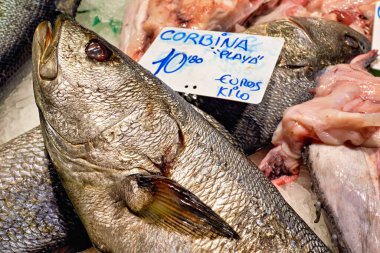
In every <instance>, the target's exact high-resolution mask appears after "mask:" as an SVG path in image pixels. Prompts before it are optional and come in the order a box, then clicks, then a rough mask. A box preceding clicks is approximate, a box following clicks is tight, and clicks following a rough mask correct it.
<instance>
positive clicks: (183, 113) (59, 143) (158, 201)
mask: <svg viewBox="0 0 380 253" xmlns="http://www.w3.org/2000/svg"><path fill="white" fill-rule="evenodd" d="M33 79H34V91H35V98H36V103H37V106H38V108H39V110H40V116H41V128H42V133H43V136H44V140H45V146H46V148H47V151H48V153H49V155H50V157H51V159H52V162H53V164H54V166H55V167H56V169H57V172H58V174H59V176H60V179H61V181H62V184H63V186H64V188H65V190H66V192H67V194H68V197H69V198H70V200H71V202H72V203H73V205H74V208H75V210H76V211H77V213H78V215H79V217H80V219H81V221H82V222H83V224H84V226H85V228H86V230H87V232H88V234H89V236H90V239H91V241H92V243H93V245H94V246H95V248H96V249H97V250H98V251H100V252H200V251H204V252H329V249H328V248H327V247H326V246H325V245H324V244H323V243H322V242H321V241H320V239H319V238H318V237H317V236H316V235H315V234H314V233H313V232H312V231H311V230H310V228H309V227H308V226H307V225H306V224H305V223H304V222H303V221H302V220H301V218H300V217H299V216H298V215H297V214H296V213H295V212H294V210H293V209H292V208H291V207H290V206H289V205H288V204H287V203H286V202H285V200H284V199H283V198H282V196H281V195H280V193H279V192H278V191H277V189H276V188H275V187H274V186H273V185H272V184H271V183H270V182H269V181H268V180H267V179H266V178H265V177H264V175H263V174H262V173H261V172H260V171H259V170H258V168H257V167H256V166H255V165H254V164H253V163H252V162H250V161H249V160H248V159H247V158H246V157H245V155H244V154H243V153H242V152H241V151H240V150H239V149H237V148H236V147H235V146H234V145H233V143H232V140H231V138H230V136H229V135H228V134H227V133H226V132H225V131H224V130H222V128H221V127H220V126H219V125H218V124H217V123H215V121H214V120H210V118H209V117H207V116H205V115H204V114H203V112H201V111H199V110H198V109H195V108H194V107H192V106H191V105H190V104H188V103H186V101H185V100H184V99H183V98H181V97H180V96H179V95H178V94H177V93H175V92H174V91H173V90H171V89H170V88H169V87H168V86H166V85H165V84H163V83H162V82H161V81H160V80H159V79H157V78H155V77H154V76H153V75H152V74H150V73H149V72H148V71H146V70H145V69H144V68H142V67H141V66H139V65H138V64H137V63H136V62H134V61H133V60H131V59H130V58H129V57H127V56H125V55H124V54H123V53H122V52H121V51H119V50H118V49H116V48H115V47H113V46H112V45H110V44H109V43H107V42H106V41H105V40H103V39H102V38H100V37H98V36H97V35H96V34H95V33H93V32H91V31H89V30H87V29H85V28H83V27H81V26H80V25H79V24H78V23H76V22H75V21H73V20H71V19H65V18H63V17H60V18H59V19H58V20H57V21H56V23H55V28H54V32H53V30H52V28H51V26H50V24H49V23H48V22H44V23H41V24H40V25H39V26H38V28H37V30H36V33H35V36H34V41H33ZM215 127H216V128H215ZM218 129H219V130H218Z"/></svg>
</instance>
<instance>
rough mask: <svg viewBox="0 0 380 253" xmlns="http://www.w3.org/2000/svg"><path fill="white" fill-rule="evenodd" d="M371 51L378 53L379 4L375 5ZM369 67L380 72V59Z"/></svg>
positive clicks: (379, 45)
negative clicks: (374, 50)
mask: <svg viewBox="0 0 380 253" xmlns="http://www.w3.org/2000/svg"><path fill="white" fill-rule="evenodd" d="M372 49H377V50H379V52H380V2H377V3H376V9H375V18H374V23H373V33H372ZM371 67H372V68H373V69H376V70H380V57H379V56H378V57H377V59H376V60H375V61H374V62H373V63H372V64H371Z"/></svg>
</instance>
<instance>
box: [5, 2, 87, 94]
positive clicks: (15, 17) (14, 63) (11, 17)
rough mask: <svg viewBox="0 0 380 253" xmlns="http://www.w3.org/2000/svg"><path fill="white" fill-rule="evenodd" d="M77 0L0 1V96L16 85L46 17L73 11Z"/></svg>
mask: <svg viewBox="0 0 380 253" xmlns="http://www.w3.org/2000/svg"><path fill="white" fill-rule="evenodd" d="M79 3H80V1H78V0H38V1H24V0H5V1H1V2H0V13H1V15H0V99H2V98H4V97H5V96H6V95H7V94H8V93H9V92H10V91H11V90H12V89H13V88H14V86H15V84H14V83H13V82H12V80H15V81H14V82H15V83H16V82H17V81H16V79H17V74H18V73H23V72H22V66H24V65H25V64H26V63H27V62H28V60H30V57H31V53H32V38H33V34H34V30H35V29H36V27H37V25H38V24H39V23H40V22H42V21H43V20H47V19H49V20H54V19H55V18H56V16H57V15H58V14H59V13H67V14H71V15H74V14H75V12H76V8H77V7H78V5H79Z"/></svg>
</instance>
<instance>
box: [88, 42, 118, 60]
mask: <svg viewBox="0 0 380 253" xmlns="http://www.w3.org/2000/svg"><path fill="white" fill-rule="evenodd" d="M85 52H86V55H87V56H88V57H89V58H90V59H93V60H95V61H98V62H105V61H108V60H109V59H110V58H111V56H112V52H111V50H109V49H108V48H107V47H106V46H105V45H103V43H102V42H100V41H99V40H97V39H91V40H90V41H89V42H88V43H87V45H86V49H85Z"/></svg>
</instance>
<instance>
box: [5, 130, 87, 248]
mask: <svg viewBox="0 0 380 253" xmlns="http://www.w3.org/2000/svg"><path fill="white" fill-rule="evenodd" d="M0 154H1V156H0V206H1V208H0V210H1V211H0V249H1V250H0V251H1V252H41V251H42V252H43V251H48V250H52V249H55V248H58V247H61V246H63V245H65V244H67V243H73V244H75V245H78V246H80V245H82V244H83V243H85V242H86V233H85V230H84V229H83V226H82V225H81V223H80V221H79V219H78V217H77V216H76V214H75V212H74V210H73V207H72V205H71V203H70V201H69V200H68V198H67V196H66V194H65V191H64V189H63V187H62V185H61V184H60V181H59V179H58V176H57V173H56V172H55V170H54V169H52V165H51V162H50V160H49V159H48V157H47V155H46V150H45V147H44V143H43V139H42V135H41V130H40V129H39V127H38V128H35V129H33V130H31V131H29V132H27V133H25V134H23V135H21V136H19V137H18V138H16V139H14V140H12V141H10V142H8V143H7V144H4V145H2V146H0ZM79 249H83V248H79Z"/></svg>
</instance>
